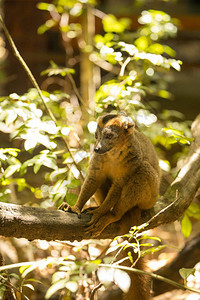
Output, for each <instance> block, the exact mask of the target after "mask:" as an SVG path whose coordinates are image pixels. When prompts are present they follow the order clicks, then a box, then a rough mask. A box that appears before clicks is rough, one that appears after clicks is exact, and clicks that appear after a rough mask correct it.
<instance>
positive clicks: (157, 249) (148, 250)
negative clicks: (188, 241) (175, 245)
mask: <svg viewBox="0 0 200 300" xmlns="http://www.w3.org/2000/svg"><path fill="white" fill-rule="evenodd" d="M165 247H166V245H159V246H155V247H151V248H149V249H147V250H144V251H141V256H145V255H147V254H149V253H155V252H158V251H160V250H162V249H164V248H165Z"/></svg>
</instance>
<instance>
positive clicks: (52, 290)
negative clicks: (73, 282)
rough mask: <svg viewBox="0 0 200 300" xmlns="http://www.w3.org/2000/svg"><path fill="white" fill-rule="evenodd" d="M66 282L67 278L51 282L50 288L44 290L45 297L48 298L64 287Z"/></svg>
mask: <svg viewBox="0 0 200 300" xmlns="http://www.w3.org/2000/svg"><path fill="white" fill-rule="evenodd" d="M66 283H67V280H66V279H62V280H59V281H57V282H56V283H54V284H52V286H50V288H49V289H48V290H47V292H46V295H45V299H49V298H50V297H51V296H52V295H53V294H55V293H56V292H57V291H58V290H61V289H63V288H65V285H66Z"/></svg>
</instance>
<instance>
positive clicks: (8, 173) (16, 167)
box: [3, 162, 21, 178]
mask: <svg viewBox="0 0 200 300" xmlns="http://www.w3.org/2000/svg"><path fill="white" fill-rule="evenodd" d="M20 167H21V163H20V162H19V163H18V164H16V165H10V166H8V167H7V169H6V170H5V172H4V173H3V175H4V176H5V177H6V178H7V177H10V176H11V175H13V174H14V173H15V172H17V171H19V169H20Z"/></svg>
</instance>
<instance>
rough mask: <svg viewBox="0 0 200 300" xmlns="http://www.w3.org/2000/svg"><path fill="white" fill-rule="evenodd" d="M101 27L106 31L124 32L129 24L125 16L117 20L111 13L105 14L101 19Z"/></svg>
mask: <svg viewBox="0 0 200 300" xmlns="http://www.w3.org/2000/svg"><path fill="white" fill-rule="evenodd" d="M102 23H103V28H104V30H105V31H106V32H117V33H121V32H124V30H125V29H127V28H128V27H129V26H130V20H129V19H127V18H122V19H120V20H117V18H116V17H115V16H113V15H107V16H106V17H105V18H104V19H103V21H102Z"/></svg>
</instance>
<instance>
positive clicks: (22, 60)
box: [0, 15, 84, 181]
mask: <svg viewBox="0 0 200 300" xmlns="http://www.w3.org/2000/svg"><path fill="white" fill-rule="evenodd" d="M0 23H1V25H2V27H3V30H4V32H5V35H6V37H7V39H8V41H9V43H10V46H11V48H12V49H13V52H14V55H15V56H16V57H17V59H18V60H19V62H20V63H21V65H22V67H23V68H24V70H25V72H26V73H27V75H28V77H29V79H30V80H31V82H32V84H33V86H34V87H35V88H36V90H37V91H38V94H39V96H40V98H41V100H42V102H43V105H44V107H45V109H46V111H47V113H48V115H49V116H50V118H51V119H52V120H53V121H54V123H55V124H56V125H57V126H58V122H57V120H56V118H55V116H54V115H53V113H52V111H51V110H50V109H49V107H48V105H47V104H46V101H45V97H44V96H43V94H42V91H41V89H40V87H39V85H38V83H37V81H36V79H35V77H34V76H33V74H32V72H31V70H30V69H29V67H28V66H27V64H26V62H25V61H24V59H23V58H22V56H21V54H20V53H19V51H18V49H17V47H16V45H15V43H14V41H13V39H12V37H11V35H10V33H9V31H8V29H7V27H6V25H5V23H4V21H3V19H2V16H1V15H0ZM62 139H63V141H64V143H65V146H66V148H67V151H68V152H69V153H70V156H71V157H72V159H73V163H74V165H75V166H76V168H77V170H78V171H79V174H80V179H81V181H83V180H84V178H83V175H82V173H81V169H80V167H79V166H78V164H77V163H76V161H75V159H74V155H73V153H72V151H71V150H70V146H69V144H68V141H67V139H66V138H65V137H64V136H63V135H62Z"/></svg>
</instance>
